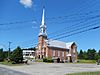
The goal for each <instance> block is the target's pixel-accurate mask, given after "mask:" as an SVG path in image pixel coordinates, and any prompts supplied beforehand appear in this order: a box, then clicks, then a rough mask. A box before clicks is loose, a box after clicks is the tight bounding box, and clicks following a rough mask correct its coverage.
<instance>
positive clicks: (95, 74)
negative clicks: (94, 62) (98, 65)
mask: <svg viewBox="0 0 100 75" xmlns="http://www.w3.org/2000/svg"><path fill="white" fill-rule="evenodd" d="M66 75H100V72H83V73H73V74H66Z"/></svg>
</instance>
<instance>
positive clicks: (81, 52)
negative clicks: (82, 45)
mask: <svg viewBox="0 0 100 75" xmlns="http://www.w3.org/2000/svg"><path fill="white" fill-rule="evenodd" d="M78 57H79V59H83V51H82V50H80V53H79V55H78Z"/></svg>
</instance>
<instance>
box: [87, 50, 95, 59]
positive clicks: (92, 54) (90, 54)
mask: <svg viewBox="0 0 100 75" xmlns="http://www.w3.org/2000/svg"><path fill="white" fill-rule="evenodd" d="M95 54H96V50H95V49H88V51H87V56H88V59H89V60H94V59H95Z"/></svg>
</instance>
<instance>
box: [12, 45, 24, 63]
mask: <svg viewBox="0 0 100 75" xmlns="http://www.w3.org/2000/svg"><path fill="white" fill-rule="evenodd" d="M11 60H12V61H14V62H16V63H21V62H22V61H23V52H22V49H21V48H20V47H17V48H16V49H15V50H14V51H13V52H12V54H11Z"/></svg>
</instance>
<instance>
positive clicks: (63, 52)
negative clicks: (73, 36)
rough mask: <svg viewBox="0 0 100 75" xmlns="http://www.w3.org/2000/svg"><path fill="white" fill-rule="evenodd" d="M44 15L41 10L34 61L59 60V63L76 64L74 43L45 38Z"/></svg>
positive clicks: (75, 46)
mask: <svg viewBox="0 0 100 75" xmlns="http://www.w3.org/2000/svg"><path fill="white" fill-rule="evenodd" d="M44 13H45V10H44V9H43V15H42V22H41V26H40V33H39V35H38V45H37V47H36V49H37V50H36V59H43V58H52V59H58V58H59V59H60V61H62V60H63V61H65V60H67V61H68V62H77V45H76V44H75V42H68V43H66V42H62V41H58V40H52V39H48V38H47V33H46V25H45V15H44Z"/></svg>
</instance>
